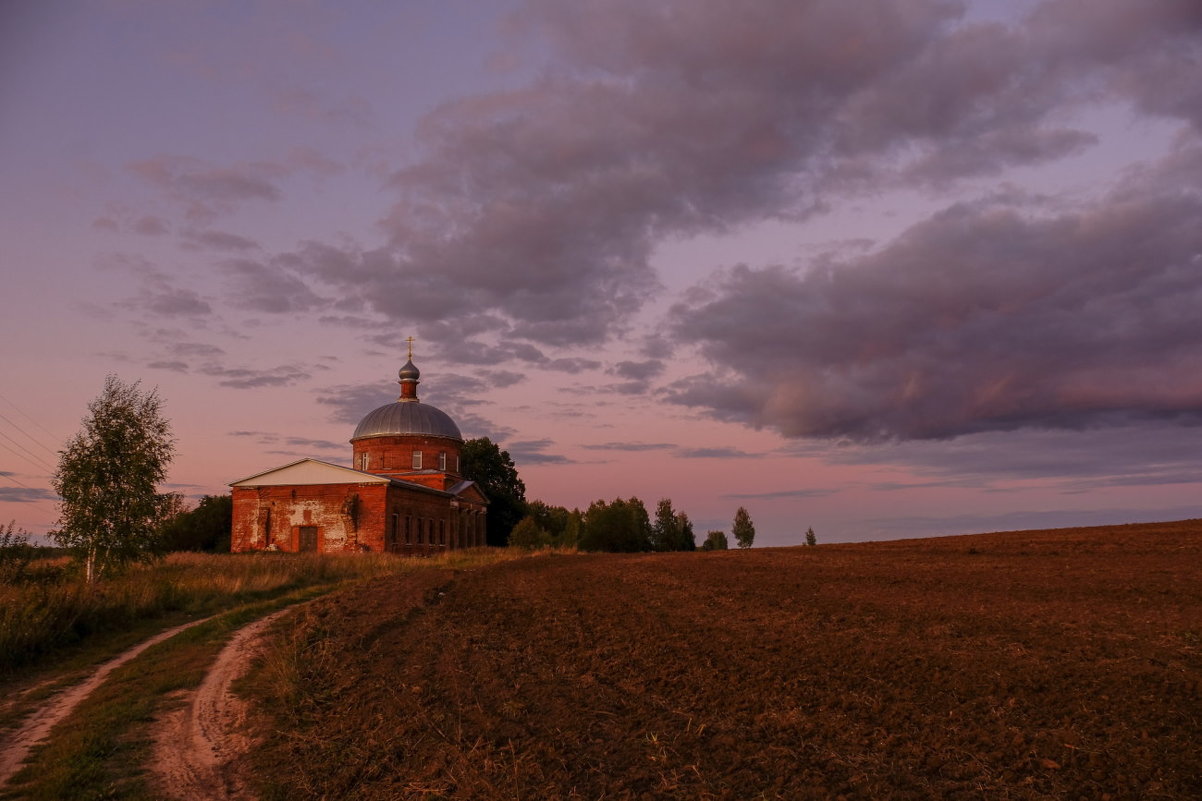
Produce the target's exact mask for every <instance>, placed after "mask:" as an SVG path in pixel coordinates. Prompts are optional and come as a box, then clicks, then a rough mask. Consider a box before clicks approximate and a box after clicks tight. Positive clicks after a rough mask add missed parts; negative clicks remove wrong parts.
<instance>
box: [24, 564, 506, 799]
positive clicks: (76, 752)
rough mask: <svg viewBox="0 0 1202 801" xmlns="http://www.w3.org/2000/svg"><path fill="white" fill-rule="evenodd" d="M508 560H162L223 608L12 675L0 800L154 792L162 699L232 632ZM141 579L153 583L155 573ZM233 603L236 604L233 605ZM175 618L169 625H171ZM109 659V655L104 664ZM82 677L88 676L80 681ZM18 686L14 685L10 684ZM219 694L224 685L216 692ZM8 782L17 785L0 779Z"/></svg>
mask: <svg viewBox="0 0 1202 801" xmlns="http://www.w3.org/2000/svg"><path fill="white" fill-rule="evenodd" d="M505 558H510V555H509V554H505V553H503V552H495V551H494V552H487V551H480V552H459V553H455V554H451V555H448V556H447V557H444V558H436V559H426V560H413V559H403V558H398V557H392V556H384V555H381V556H376V555H347V556H342V557H338V556H324V557H312V558H311V557H287V556H285V557H271V556H266V557H264V558H263V559H261V560H259V561H258V563H255V562H253V561H248V560H246V559H244V558H239V557H228V556H207V557H203V556H185V557H183V558H182V559H178V560H177V563H176V564H175V565H172V564H171V563H170V562H169V563H168V564H167V565H162V566H160V568H166V569H167V570H168V572H169V573H170V572H171V571H174V572H175V573H176V574H177V577H178V573H179V571H180V568H179V566H178V564H179V562H184V568H183V572H184V574H185V576H189V575H190V576H191V578H192V581H193V584H192V589H191V590H188V589H187V588H184V589H183V590H182V592H183V593H184V595H185V596H188V595H190V596H191V597H193V598H196V597H198V596H205V595H207V596H208V600H207V601H206V602H205V603H207V604H208V605H209V608H210V609H212V607H213V606H217V607H219V608H220V607H221V606H222V605H224V606H225V607H226V608H227V610H228V611H225V612H223V613H220V614H216V615H212V616H209V617H206V618H204V619H201V620H193V621H190V622H187V623H183V624H179V625H169V626H167V630H164V631H159V632H158V633H157V634H156V635H155V636H153V637H150V638H149V639H147V638H146V636H145V635H147V634H150V633H151V631H152V630H153V629H152V628H151V627H152V626H154V625H155V621H156V620H158V621H159V623H160V625H159V628H163V627H164V625H166V624H164V621H167V620H171V616H167V617H162V618H153V617H152V618H150V619H138V620H134V621H133V626H134V628H132V629H129V630H126V631H123V632H118V633H116V634H110V635H106V636H104V637H92V638H91V642H90V644H89V645H88V646H87V647H85V648H83V649H81V652H78V653H74V654H73V664H71V665H69V666H68V667H67V668H66V669H63V668H58V669H52V670H43V671H42V672H41V674H36V673H35V674H30V673H27V674H26V675H25V676H24V677H23V678H22V680H21V681H20V682H12V681H10V682H9V686H8V687H6V688H5V690H6V692H7V693H8V694H9V695H10V697H11V696H15V699H14V700H11V701H9V702H6V704H5V708H4V709H2V710H0V726H2V725H4V721H7V722H8V725H10V726H11V725H12V724H13V722H14V721H17V722H19V726H18V727H17V731H16V732H14V733H10V734H9V736H7V737H5V736H3V735H2V734H0V764H2V765H3V770H2V771H0V799H5V800H6V801H7V800H8V799H16V798H29V799H55V801H58V800H59V799H75V798H78V799H84V798H88V799H91V798H106V799H119V798H121V799H143V798H145V799H149V798H159V797H161V794H160V793H161V789H162V788H152V787H150V786H149V784H148V780H147V777H146V774H145V771H144V770H143V766H144V765H145V764H146V763H148V762H149V760H150V755H151V735H150V731H149V729H150V723H151V721H152V720H153V719H154V718H155V717H156V716H157V715H159V714H160V713H162V711H163V709H164V707H165V705H167V704H168V700H167V699H170V698H172V697H173V696H174V697H178V695H179V693H182V692H187V691H189V690H191V689H192V688H195V687H197V685H200V684H201V683H202V680H204V679H205V677H206V675H209V674H210V673H212V671H211V669H210V665H211V664H212V663H213V661H214V660H215V659H216V658H217V657H218V654H219V652H221V651H222V649H223V646H224V645H225V643H226V641H227V640H229V639H230V638H231V637H232V636H234V635H235V632H239V631H242V632H244V633H245V634H246V635H247V636H248V637H249V636H250V634H252V633H253V630H252V631H251V632H247V631H246V627H248V624H251V623H252V622H254V621H260V622H263V621H262V620H261V619H263V618H264V616H270V615H271V614H272V613H275V612H277V610H282V609H285V608H286V607H291V606H293V605H295V604H297V603H302V602H306V601H309V600H312V599H313V598H315V597H317V596H319V595H323V594H326V593H329V592H331V591H332V590H334V589H338V588H340V587H344V586H347V585H348V584H355V583H357V581H358V580H360V579H370V578H373V577H377V576H381V575H388V574H405V573H409V574H413V575H417V576H427V575H429V576H438V577H442V576H445V575H448V574H449V571H448V570H447V569H448V568H468V569H470V568H472V567H475V566H478V565H480V564H484V563H488V562H492V561H497V560H498V559H505ZM251 559H253V557H252V558H251ZM223 568H224V569H225V571H226V575H225V576H224V577H223V576H222V575H221V574H222V570H223ZM247 571H249V573H250V574H251V576H252V577H253V576H254V574H256V573H257V574H258V576H259V580H258V581H245V580H244V579H245V578H246V577H247ZM198 573H199V574H203V573H208V574H210V575H209V576H208V577H207V578H205V577H204V576H203V575H197V574H198ZM231 573H233V574H235V575H233V576H231V575H230V574H231ZM239 573H241V576H242V578H241V579H239V577H238V575H237V574H239ZM268 573H270V574H272V577H270V578H269V577H267V575H266V574H268ZM161 578H162V577H161V576H160V577H158V579H161ZM323 579H324V581H323ZM142 580H143V581H147V580H149V582H150V583H154V582H155V581H156V579H155V578H154V577H152V576H147V577H144V578H143V579H142ZM423 580H424V579H423ZM438 580H444V579H442V578H439V579H438ZM317 582H320V583H317ZM298 584H299V585H301V586H296V585H298ZM198 590H199V592H198ZM247 594H249V595H250V596H251V597H252V598H253V597H254V596H260V599H259V600H252V601H251V602H250V603H246V602H245V601H242V600H241V599H243V598H245V597H246V595H247ZM263 595H268V596H270V597H267V598H262V597H261V596H263ZM235 604H240V605H237V606H236V608H233V609H228V607H230V606H232V605H235ZM202 608H203V605H202ZM178 616H179V615H178V613H176V615H175V620H172V621H171V622H172V624H175V623H178ZM134 631H142V632H143V636H142V637H141V638H139V639H141V641H140V642H139V641H138V639H131V637H132V634H133V632H134ZM118 643H119V644H120V645H119V647H118V646H117V645H116V644H118ZM135 643H136V644H135ZM131 645H132V646H133V647H130V646H131ZM84 657H86V658H84ZM105 658H108V660H109V661H107V662H104V663H103V664H99V663H100V662H102V661H104V659H105ZM85 663H87V664H90V665H91V667H90V668H88V669H87V671H84V670H83V668H82V665H83V664H85ZM98 664H99V667H97V665H98ZM236 672H237V671H236V670H234V671H233V673H236ZM87 673H90V674H91V676H90V678H87V680H86V681H84V682H83V683H82V684H78V685H76V682H79V680H80V679H81V678H83V677H84V676H85V675H86V674H87ZM230 678H232V673H230V672H228V671H227V673H226V675H225V676H224V677H221V676H219V677H217V678H216V679H215V680H214V681H216V683H217V684H218V685H222V686H228V683H229V680H230ZM72 685H74V686H72ZM14 686H17V687H18V691H16V692H11V690H12V688H13V687H14ZM64 687H69V689H66V690H64V689H63V688H64ZM56 693H57V695H56ZM221 694H222V691H221V690H220V689H219V691H218V693H217V695H219V696H220V695H221ZM210 697H212V693H210ZM31 710H36V711H33V712H32V713H31ZM31 714H32V716H31ZM23 719H24V720H23ZM56 723H57V724H58V725H55V724H56ZM47 732H49V733H50V738H49V740H48V741H47V742H46V744H45V745H43V746H40V747H37V748H35V749H34V750H33V752H32V753H33V755H32V759H31V760H30V761H29V762H28V763H27V764H26V765H25V766H24V767H20V763H21V762H22V760H23V759H24V758H25V756H26V755H27V754H28V752H29V750H30V746H31V745H32V744H33V742H34V741H36V740H38V739H39V738H40V736H42V735H45V734H46V733H47ZM217 736H220V735H217ZM10 778H11V780H12V783H11V784H10V785H9V786H5V781H7V780H9V779H10ZM188 795H189V794H188V793H186V792H185V793H184V794H183V796H182V797H187V796H188Z"/></svg>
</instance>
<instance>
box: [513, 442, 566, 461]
mask: <svg viewBox="0 0 1202 801" xmlns="http://www.w3.org/2000/svg"><path fill="white" fill-rule="evenodd" d="M554 444H555V443H554V441H552V440H549V439H536V440H525V441H521V442H510V443H507V444H506V446H505V450H506V451H507V452H508V453H509V455H510V457H512V459H513V461H514V463H515V464H518V465H523V464H525V465H533V464H573V463H574V462H573V460H571V459H569V458H568V457H566V456H563V455H561V454H558V453H547V448H550V447H552V446H553V445H554Z"/></svg>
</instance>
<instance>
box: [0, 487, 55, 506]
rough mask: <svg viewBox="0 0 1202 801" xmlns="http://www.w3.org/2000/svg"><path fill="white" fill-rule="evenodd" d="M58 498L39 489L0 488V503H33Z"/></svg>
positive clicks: (47, 491) (49, 492)
mask: <svg viewBox="0 0 1202 801" xmlns="http://www.w3.org/2000/svg"><path fill="white" fill-rule="evenodd" d="M56 500H58V496H57V495H55V494H54V493H53V492H51V491H50V490H47V489H42V488H40V487H0V501H4V502H6V503H35V502H37V501H56Z"/></svg>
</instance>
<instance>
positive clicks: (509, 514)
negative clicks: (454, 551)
mask: <svg viewBox="0 0 1202 801" xmlns="http://www.w3.org/2000/svg"><path fill="white" fill-rule="evenodd" d="M459 468H460V472H461V473H462V474H463V477H464V478H467V479H471V480H472V481H475V482H476V484H477V485H478V486H479V487H480V490H481V492H483V493H484V494H485V496H486V497H487V498H488V518H487V519H488V524H487V537H488V544H489V545H498V546H503V545H506V544H507V543H508V542H509V533H510V532H511V531H513V527H514V526H516V525H517V524H518V521H520V520H521V519H522V518H523V517H525V516H526V485H525V483H523V481H522V479H521V478H520V477H519V476H518V470H517V467H516V466H515V465H514V463H513V459H511V458H509V451H503V450H501V449H500V448H499V447H498V446H497V445H496V443H494V442H493V441H492V440H490V439H489V438H488V437H479V438H477V439H469V440H467V441H466V442H464V443H463V448H462V449H461V450H460V460H459Z"/></svg>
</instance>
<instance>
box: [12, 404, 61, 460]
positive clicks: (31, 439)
mask: <svg viewBox="0 0 1202 801" xmlns="http://www.w3.org/2000/svg"><path fill="white" fill-rule="evenodd" d="M0 420H3V421H4V422H6V423H8V424H9V425H10V426H12V427H13V428H15V429H17V430H18V431H20V432H21V433H22V434H24V435H25V436H26V437H27V438H28V439H29V441H30V442H32V443H33V444H35V445H37V446H38V447H39V448H41V449H42V450H44V451H46V453H48V454H50V455H51V456H58V454H57V453H56V452H55V451H54V450H52V449H51V448H48V447H47V446H46V445H45V444H43V443H42V442H41V440H39V439H38V438H37V437H35V436H34V435H32V434H30V433H29V432H28V431H26V430H25V429H23V428H21V427H20V426H19V425H17V424H16V423H14V422H13V421H12V420H9V419H8V418H7V417H5V416H4V415H2V414H0Z"/></svg>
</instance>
